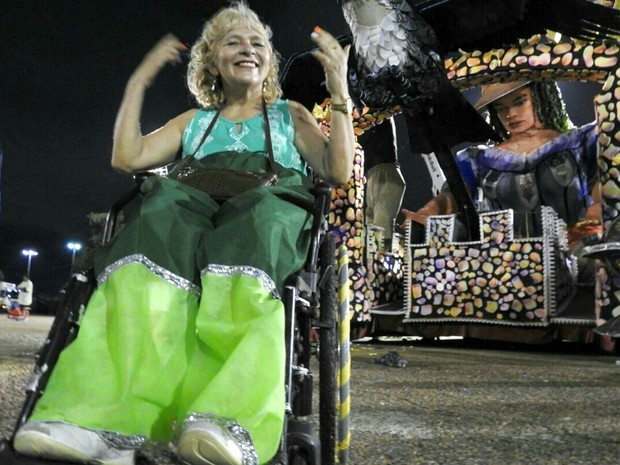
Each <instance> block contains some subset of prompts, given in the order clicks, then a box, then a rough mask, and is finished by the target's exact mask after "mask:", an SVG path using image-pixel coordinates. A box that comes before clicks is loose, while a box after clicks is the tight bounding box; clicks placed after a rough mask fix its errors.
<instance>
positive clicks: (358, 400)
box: [0, 315, 620, 465]
mask: <svg viewBox="0 0 620 465" xmlns="http://www.w3.org/2000/svg"><path fill="white" fill-rule="evenodd" d="M50 322H51V320H50V318H48V317H32V318H31V319H30V320H29V321H26V322H14V321H7V320H6V319H5V317H4V315H0V406H1V408H0V436H6V435H7V434H8V433H9V432H10V430H11V428H12V425H13V423H14V421H15V418H16V416H17V413H18V410H19V406H20V404H21V399H22V394H21V391H22V389H23V386H24V385H25V383H26V380H27V378H28V375H29V373H30V370H31V368H32V363H33V357H34V354H35V352H36V351H37V349H38V347H39V346H40V344H41V343H42V342H43V340H44V338H45V333H46V331H47V328H48V327H49V324H50ZM390 351H396V352H397V353H398V355H399V356H400V357H401V358H402V359H404V360H406V361H407V366H406V367H405V368H391V367H388V366H385V365H381V364H378V363H375V360H376V359H377V358H378V357H380V356H383V355H385V354H387V353H389V352H390ZM619 358H620V356H614V355H609V354H599V353H595V352H592V351H588V350H584V349H583V348H582V347H576V346H572V345H563V346H559V348H558V346H554V347H536V348H528V347H524V346H514V345H498V344H483V343H477V344H476V343H473V342H464V341H461V340H444V341H439V342H435V343H430V344H429V343H423V342H422V341H406V342H400V341H397V340H391V341H386V340H383V341H381V343H369V342H365V343H355V344H354V345H353V349H352V380H351V384H352V414H351V422H352V444H351V449H350V461H349V463H351V464H354V465H361V464H375V465H382V464H402V465H410V464H424V465H465V464H467V465H499V464H502V465H512V464H514V465H517V464H518V465H526V464H527V465H552V464H553V465H560V464H561V465H581V464H583V465H585V464H597V465H614V464H617V463H620V421H618V419H619V417H620V364H618V363H617V359H619ZM171 457H172V455H171V454H169V453H162V452H161V450H160V451H156V452H155V453H149V454H147V455H146V456H143V457H141V460H140V462H141V463H142V464H153V463H157V464H158V465H163V464H169V463H175V461H174V459H172V458H171Z"/></svg>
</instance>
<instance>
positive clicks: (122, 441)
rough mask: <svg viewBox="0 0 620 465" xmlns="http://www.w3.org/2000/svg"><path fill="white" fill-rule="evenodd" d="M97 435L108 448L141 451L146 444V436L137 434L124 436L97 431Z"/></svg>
mask: <svg viewBox="0 0 620 465" xmlns="http://www.w3.org/2000/svg"><path fill="white" fill-rule="evenodd" d="M97 434H98V435H99V436H100V437H101V439H103V440H104V441H105V442H106V443H107V444H108V445H109V446H112V447H114V448H115V449H141V448H142V447H143V446H144V444H145V443H146V436H141V435H139V434H133V435H131V436H125V435H124V434H120V433H112V432H110V431H97Z"/></svg>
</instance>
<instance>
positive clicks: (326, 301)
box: [319, 234, 339, 465]
mask: <svg viewBox="0 0 620 465" xmlns="http://www.w3.org/2000/svg"><path fill="white" fill-rule="evenodd" d="M335 257H336V246H335V240H334V237H333V236H332V235H331V234H326V235H325V237H324V238H323V241H322V243H321V248H320V250H319V265H320V269H322V270H323V273H322V276H321V280H320V282H319V289H320V325H319V328H320V329H319V376H320V384H319V438H320V441H321V463H322V465H332V464H334V463H335V462H336V440H337V420H336V418H337V414H336V408H337V406H336V403H337V392H338V387H337V375H338V360H339V359H338V333H337V317H336V315H337V311H338V299H337V295H336V269H335V268H336V264H335V263H336V258H335Z"/></svg>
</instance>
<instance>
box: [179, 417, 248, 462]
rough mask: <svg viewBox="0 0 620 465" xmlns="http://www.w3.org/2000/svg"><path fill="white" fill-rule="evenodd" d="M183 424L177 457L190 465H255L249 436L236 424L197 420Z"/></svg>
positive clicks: (212, 419)
mask: <svg viewBox="0 0 620 465" xmlns="http://www.w3.org/2000/svg"><path fill="white" fill-rule="evenodd" d="M201 417H202V418H200V419H191V420H190V421H188V422H186V423H185V427H184V429H183V433H182V434H181V437H180V438H179V447H178V450H177V453H178V455H179V458H180V459H181V460H182V461H183V462H184V463H189V464H190V465H255V464H258V460H257V457H256V451H255V450H254V446H253V444H252V441H251V440H250V435H249V434H248V433H247V431H245V430H244V429H243V428H242V427H241V426H240V425H239V424H238V423H236V422H233V421H226V420H225V419H220V418H215V417H213V418H210V419H206V420H205V419H204V418H205V417H206V418H209V416H201Z"/></svg>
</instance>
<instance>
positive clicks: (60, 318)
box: [0, 175, 339, 465]
mask: <svg viewBox="0 0 620 465" xmlns="http://www.w3.org/2000/svg"><path fill="white" fill-rule="evenodd" d="M145 178H146V175H138V176H136V185H135V186H134V188H133V189H132V190H131V191H129V192H127V193H126V194H125V195H123V196H122V197H121V198H120V199H119V200H118V201H117V202H116V203H115V204H114V205H113V206H112V209H111V210H110V212H109V214H108V218H107V221H106V226H105V229H104V235H103V241H102V242H103V243H104V244H105V243H107V242H108V241H109V240H111V239H112V237H113V236H114V233H115V231H116V229H117V218H118V216H119V214H120V212H121V211H122V210H123V209H124V208H125V207H126V206H127V205H128V204H129V203H130V202H132V201H133V200H134V199H135V198H136V197H138V196H139V193H140V185H141V183H142V181H143V180H144V179H145ZM313 194H314V196H315V204H314V211H313V214H314V220H313V225H312V237H311V243H310V248H309V252H308V257H307V260H306V263H305V265H304V267H303V268H302V269H301V270H300V271H299V272H298V273H297V274H295V275H294V276H292V277H291V278H289V279H288V280H287V283H286V285H285V289H284V292H283V296H282V298H283V302H284V306H285V323H286V332H285V343H286V348H287V350H286V357H287V359H286V374H285V381H286V386H285V387H286V419H285V424H284V431H283V434H282V439H281V443H280V448H279V451H278V453H277V454H276V456H275V457H274V458H273V459H272V460H271V461H270V462H269V463H270V465H289V464H290V465H332V464H334V463H336V436H337V420H336V416H337V414H336V411H337V392H338V391H337V386H336V384H337V383H336V379H337V371H338V364H339V361H338V360H339V359H338V341H339V338H338V334H337V328H338V322H337V310H338V305H337V296H336V277H335V276H336V271H335V270H336V259H335V241H334V238H333V236H332V235H331V234H330V233H329V232H327V227H326V223H327V221H326V216H327V213H328V212H329V207H330V195H331V186H329V185H328V184H325V183H317V184H315V186H314V189H313ZM95 287H96V277H95V276H94V272H93V270H92V269H89V270H88V271H85V272H80V273H76V274H74V275H73V276H72V278H71V279H70V281H69V282H68V283H67V284H66V286H65V287H64V288H63V290H62V291H61V300H60V303H59V307H58V311H57V314H56V317H55V319H54V322H53V324H52V327H51V328H50V331H49V334H48V337H47V339H46V341H45V343H44V345H43V346H42V348H41V350H40V351H39V353H38V356H37V359H36V364H35V368H34V370H33V374H32V378H31V380H30V382H29V383H28V385H27V387H26V400H25V402H24V404H23V406H22V409H21V412H20V414H19V417H18V420H17V422H16V425H15V427H14V430H13V432H12V434H11V436H10V437H9V438H6V439H2V440H0V463H1V464H2V465H70V464H69V463H65V462H58V461H50V460H43V459H37V458H30V457H25V456H22V455H20V454H18V453H17V452H16V451H15V450H14V449H13V446H12V444H13V440H14V438H15V434H16V432H17V430H18V429H19V427H20V426H21V425H23V424H24V423H25V422H26V420H27V419H28V417H29V416H30V414H31V413H32V411H33V409H34V407H35V405H36V402H37V401H38V399H39V398H40V397H41V395H42V393H43V391H44V389H45V386H46V384H47V381H48V379H49V376H50V374H51V372H52V369H53V367H54V365H55V364H56V361H57V360H58V356H59V355H60V352H61V351H62V350H63V348H64V347H66V346H67V345H68V344H69V343H70V342H71V341H73V339H74V338H75V337H76V335H77V332H78V330H79V324H80V318H81V316H82V314H83V312H84V309H85V306H86V303H87V302H88V299H89V298H90V296H91V294H92V293H93V291H94V289H95ZM316 332H318V334H319V337H318V347H317V344H316V342H315V341H314V340H313V335H314V334H315V333H316ZM317 352H318V364H319V380H320V382H319V387H318V391H319V412H318V413H319V415H318V423H319V428H318V429H319V432H318V434H317V432H316V427H315V425H316V421H317V420H316V418H315V415H314V411H313V398H314V388H313V373H312V371H311V370H310V364H311V360H312V357H313V356H314V355H315V354H316V353H317Z"/></svg>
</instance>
